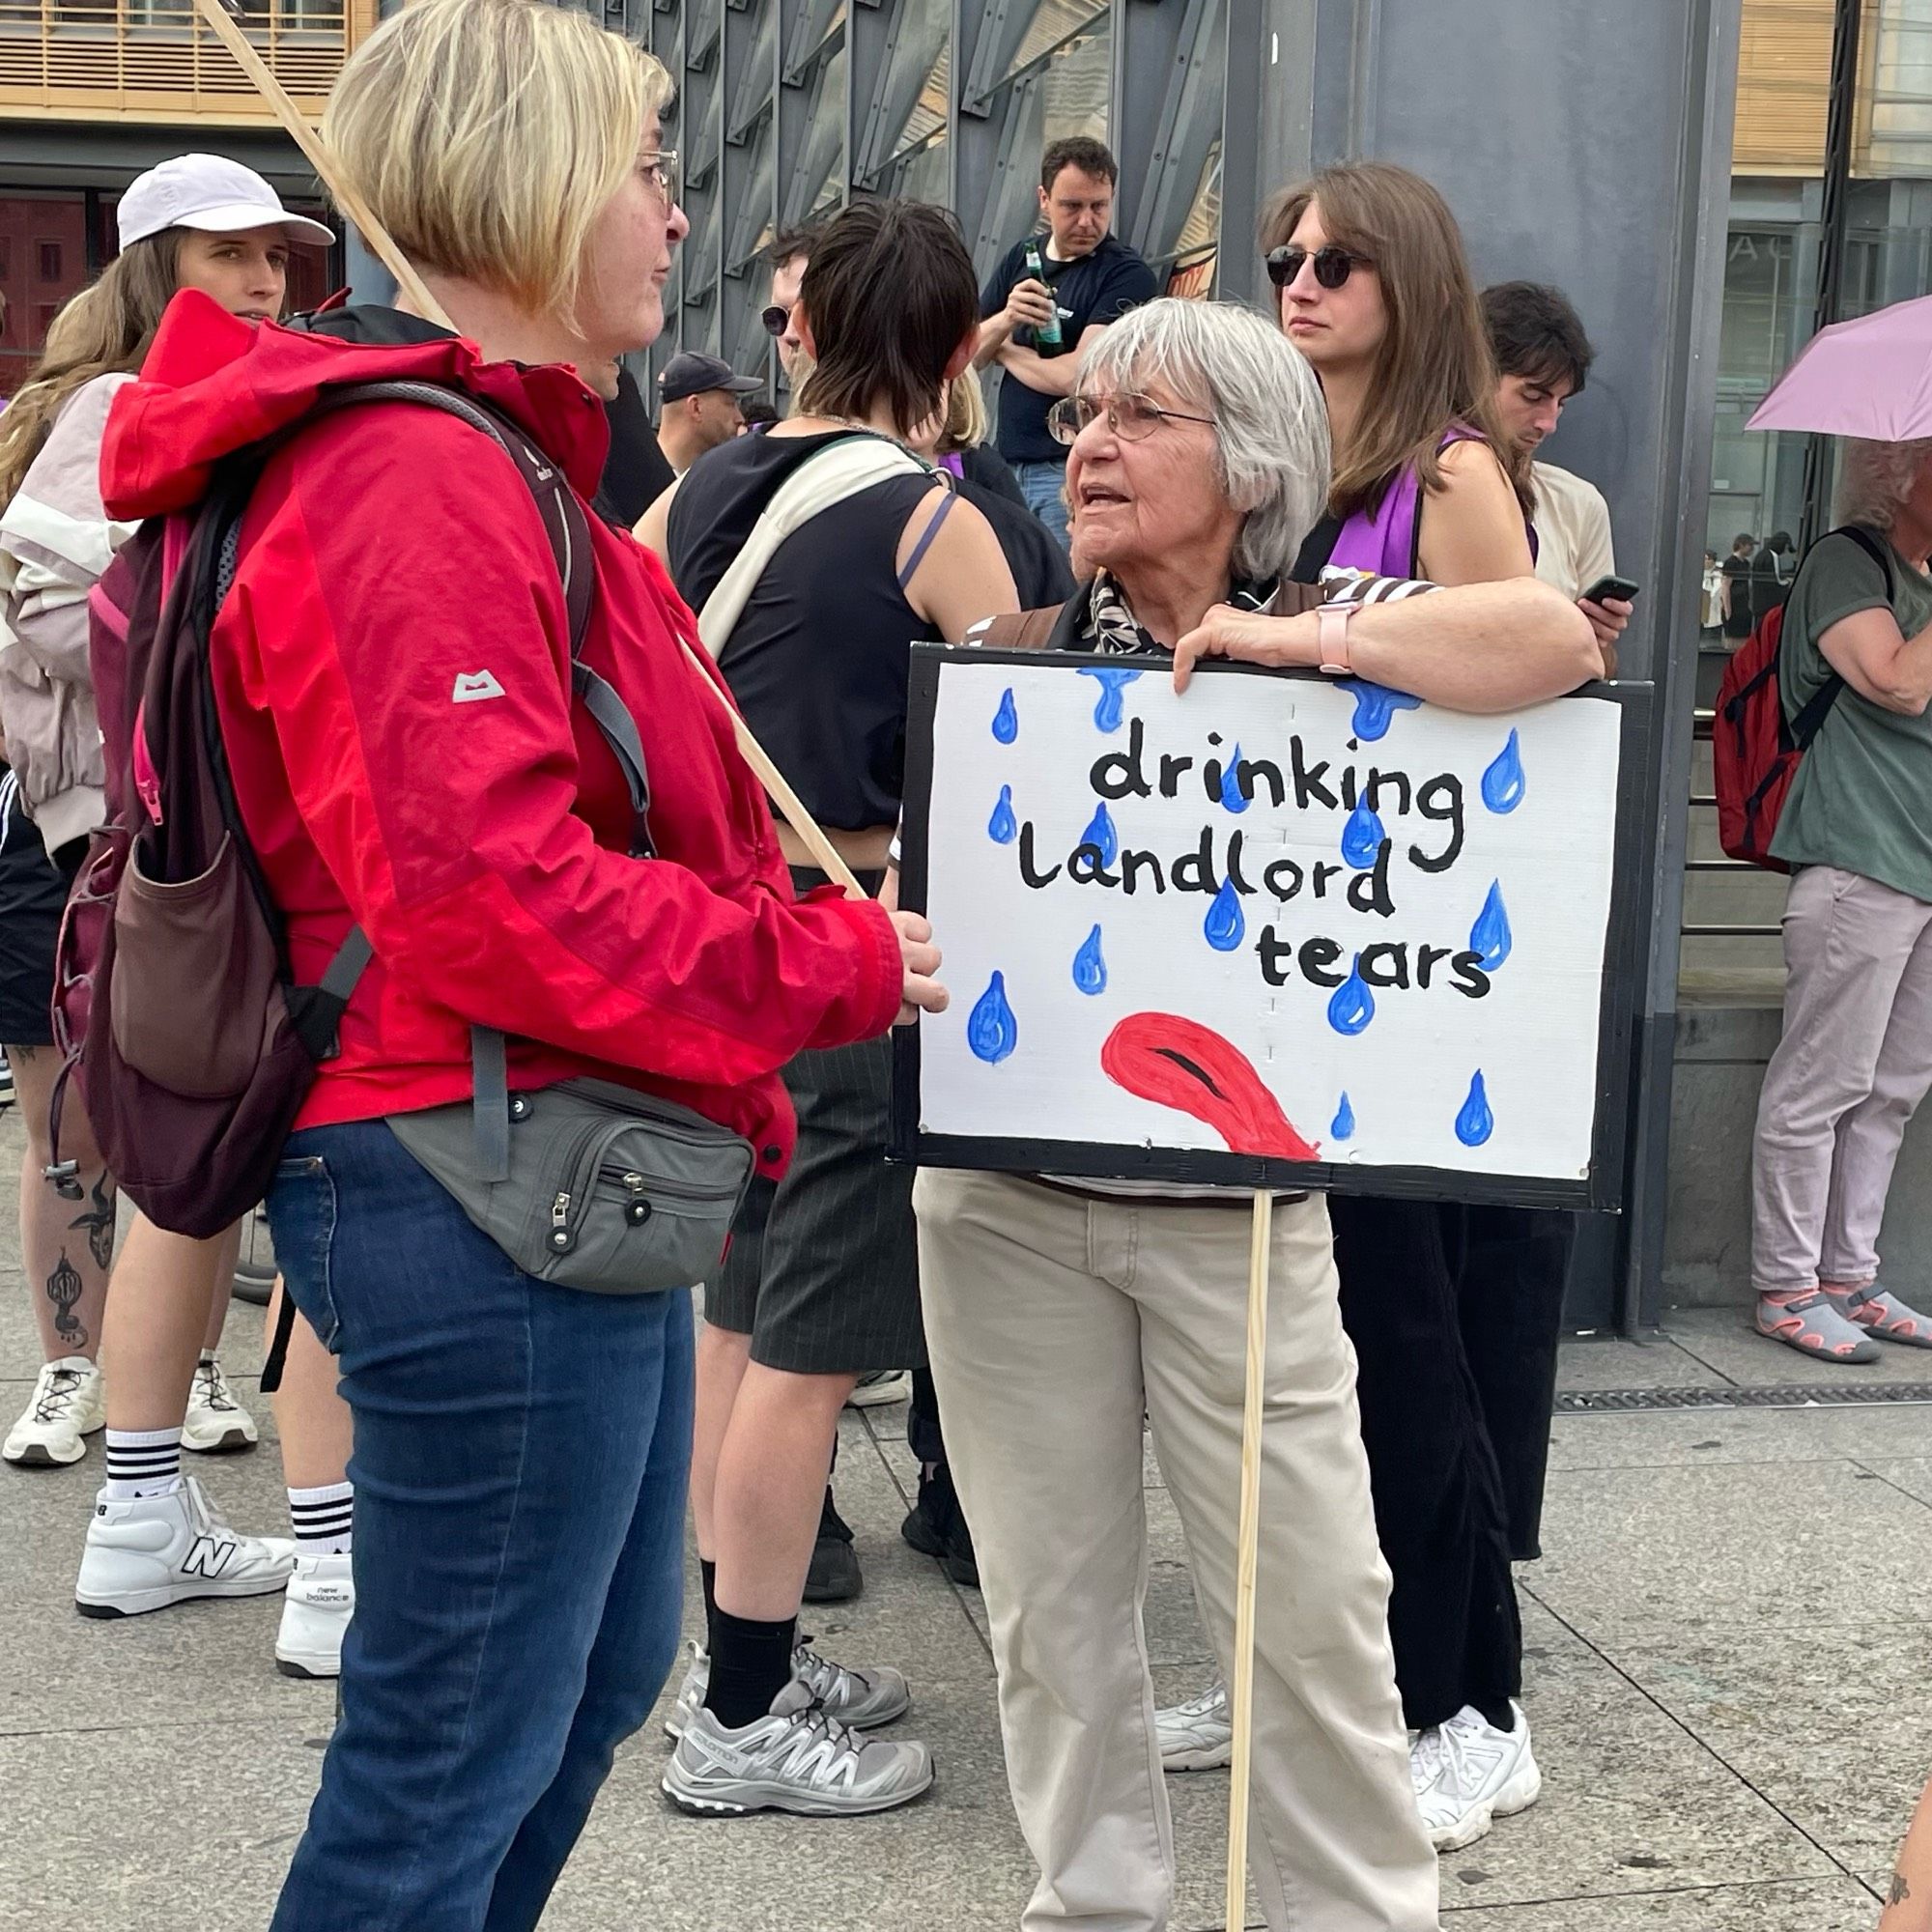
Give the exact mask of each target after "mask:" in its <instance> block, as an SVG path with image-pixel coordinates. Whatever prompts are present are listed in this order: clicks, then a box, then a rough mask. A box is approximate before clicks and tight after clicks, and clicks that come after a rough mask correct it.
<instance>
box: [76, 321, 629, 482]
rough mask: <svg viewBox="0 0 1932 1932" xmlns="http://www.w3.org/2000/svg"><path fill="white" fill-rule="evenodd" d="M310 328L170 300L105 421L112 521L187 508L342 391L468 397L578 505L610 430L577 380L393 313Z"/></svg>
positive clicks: (103, 477) (105, 478)
mask: <svg viewBox="0 0 1932 1932" xmlns="http://www.w3.org/2000/svg"><path fill="white" fill-rule="evenodd" d="M390 317H393V321H394V322H395V323H405V324H407V327H393V326H391V325H390V323H389V322H388V321H386V320H384V318H390ZM316 320H317V321H321V322H325V326H326V330H327V332H324V331H323V330H322V329H318V328H317V327H313V326H311V327H303V328H289V327H281V326H280V325H278V324H275V323H270V322H263V323H248V322H243V321H242V320H241V318H240V317H239V316H233V315H230V314H229V313H228V311H227V310H226V309H224V308H223V307H222V306H221V304H220V303H219V302H217V301H215V300H214V299H213V298H212V297H210V296H206V295H203V294H202V293H201V292H200V291H199V290H196V289H185V290H183V291H182V293H181V294H179V295H178V296H176V297H175V298H174V299H173V300H172V301H171V302H170V303H169V304H168V307H167V312H166V314H165V315H163V316H162V318H161V326H160V327H159V329H158V330H156V335H155V340H154V346H153V347H152V348H151V349H150V350H149V351H148V355H147V359H146V360H145V361H144V362H143V363H142V365H141V373H140V376H139V378H138V379H137V380H136V381H134V382H132V383H130V384H128V385H127V386H126V387H125V388H124V389H123V390H122V391H121V393H120V394H119V395H118V396H116V397H115V399H114V407H113V410H112V412H111V413H110V414H109V416H108V421H107V435H106V438H105V440H103V442H102V444H101V451H100V486H101V497H102V499H103V500H104V501H105V503H106V506H107V509H108V512H109V514H110V515H113V516H116V517H120V518H126V519H133V518H139V517H153V516H160V515H164V514H166V513H167V512H169V511H173V510H182V509H185V508H186V507H187V506H188V505H189V504H191V503H194V502H196V501H198V500H199V498H200V497H202V496H203V495H204V494H205V493H206V491H207V489H208V482H209V472H210V470H211V469H212V468H213V465H214V464H216V463H218V462H219V461H220V460H221V459H222V458H223V457H225V456H230V455H232V454H233V453H234V452H235V451H237V450H239V449H244V448H246V447H247V446H248V444H250V443H252V442H258V441H260V440H262V439H263V438H264V437H268V436H272V435H273V434H274V433H275V432H276V431H277V430H280V429H283V428H286V427H287V426H288V425H289V424H290V423H293V422H295V421H297V420H298V419H299V418H300V417H302V416H304V415H306V414H307V413H308V412H309V411H310V410H311V409H313V408H314V406H315V403H316V399H317V398H318V396H319V395H320V394H321V392H322V391H323V389H324V388H326V387H330V386H333V385H336V384H346V383H375V382H401V381H409V382H418V383H442V384H448V385H449V386H450V387H452V388H458V389H463V390H467V391H468V392H469V394H471V395H473V396H476V397H478V398H480V399H481V400H482V401H484V402H487V403H491V404H494V405H495V406H496V407H497V409H499V410H501V411H502V412H503V413H504V414H505V415H507V416H509V417H510V418H511V420H512V421H514V422H516V423H517V424H518V425H519V426H520V427H521V428H523V429H524V430H526V431H527V432H528V434H529V435H530V436H531V438H532V439H533V440H535V442H536V444H537V446H538V448H540V449H541V450H543V451H544V453H545V454H546V455H547V456H550V457H551V458H553V459H554V461H555V462H556V463H557V464H559V465H560V466H561V467H562V469H563V472H564V474H565V475H566V476H568V477H569V479H570V481H571V483H572V484H573V485H574V486H575V487H576V489H577V491H578V493H579V495H581V496H582V497H590V496H591V495H593V494H594V493H595V491H596V489H597V483H598V478H599V476H600V475H601V474H602V471H603V468H604V458H605V455H606V452H607V451H608V449H609V446H610V429H609V426H608V424H607V422H606V420H605V414H604V406H603V403H602V402H601V401H600V400H599V398H598V397H597V396H595V395H594V394H593V393H592V392H591V391H590V390H589V389H587V388H586V387H585V386H584V385H583V384H582V383H581V382H580V381H579V380H578V377H577V373H576V371H575V370H573V369H570V368H568V367H566V366H564V365H563V364H560V363H554V364H547V365H544V366H542V367H536V368H530V367H526V366H525V365H524V364H522V363H519V362H486V361H484V360H483V357H482V355H481V353H480V352H479V351H478V349H477V347H476V345H475V344H474V343H473V342H470V341H468V340H467V339H465V338H464V337H462V336H457V335H450V334H448V333H446V332H444V331H443V330H441V329H437V328H434V327H433V326H432V325H429V324H425V323H422V322H420V321H417V320H415V319H413V318H404V317H401V316H396V315H394V312H393V311H384V310H375V311H371V310H358V309H337V310H335V311H333V312H331V313H330V314H329V315H328V316H327V318H326V319H325V318H317V319H316Z"/></svg>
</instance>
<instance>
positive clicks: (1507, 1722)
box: [1476, 1697, 1516, 1731]
mask: <svg viewBox="0 0 1932 1932" xmlns="http://www.w3.org/2000/svg"><path fill="white" fill-rule="evenodd" d="M1476 1709H1477V1711H1478V1712H1479V1713H1480V1714H1481V1716H1482V1719H1483V1721H1484V1723H1486V1724H1488V1725H1489V1726H1490V1727H1491V1729H1492V1730H1497V1731H1514V1730H1515V1729H1516V1711H1515V1709H1514V1708H1513V1707H1512V1705H1511V1703H1510V1700H1509V1699H1508V1698H1507V1697H1504V1698H1502V1699H1501V1700H1500V1701H1499V1702H1497V1703H1494V1704H1478V1705H1477V1706H1476Z"/></svg>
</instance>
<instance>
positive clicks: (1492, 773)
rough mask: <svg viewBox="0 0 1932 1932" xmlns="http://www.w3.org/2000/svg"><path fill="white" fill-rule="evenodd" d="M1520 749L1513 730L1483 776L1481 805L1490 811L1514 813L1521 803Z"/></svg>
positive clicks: (1522, 788) (1522, 790) (1522, 784)
mask: <svg viewBox="0 0 1932 1932" xmlns="http://www.w3.org/2000/svg"><path fill="white" fill-rule="evenodd" d="M1525 789H1526V787H1525V786H1524V783H1523V777H1522V747H1521V746H1520V744H1518V742H1517V735H1516V732H1515V730H1514V729H1512V730H1511V732H1510V734H1509V739H1508V742H1507V743H1506V744H1505V745H1504V746H1503V748H1502V750H1501V751H1500V752H1498V753H1496V755H1495V758H1494V760H1493V761H1492V763H1491V765H1490V768H1489V770H1488V771H1486V772H1485V773H1484V774H1483V803H1484V804H1485V805H1487V806H1488V807H1489V808H1490V810H1492V811H1514V810H1516V809H1517V807H1518V806H1520V804H1521V803H1522V795H1523V792H1524V790H1525Z"/></svg>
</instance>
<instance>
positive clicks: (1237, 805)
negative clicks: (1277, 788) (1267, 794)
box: [1221, 744, 1254, 811]
mask: <svg viewBox="0 0 1932 1932" xmlns="http://www.w3.org/2000/svg"><path fill="white" fill-rule="evenodd" d="M1240 765H1241V748H1240V746H1239V745H1238V744H1237V745H1236V747H1235V749H1234V750H1233V751H1232V752H1230V753H1228V769H1227V770H1226V771H1224V772H1223V773H1222V774H1221V804H1222V806H1223V808H1224V809H1225V810H1229V811H1245V810H1247V809H1248V807H1249V806H1251V805H1252V804H1254V800H1253V799H1251V798H1250V797H1249V796H1248V795H1247V793H1246V792H1244V791H1243V790H1242V789H1241V785H1240V780H1239V777H1238V776H1237V774H1238V773H1239V771H1240Z"/></svg>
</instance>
